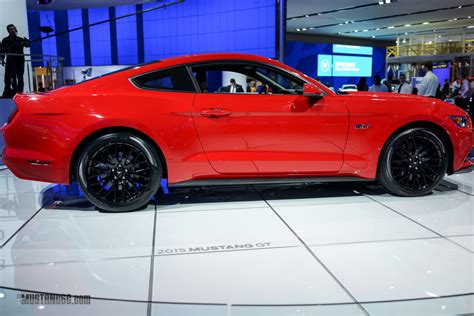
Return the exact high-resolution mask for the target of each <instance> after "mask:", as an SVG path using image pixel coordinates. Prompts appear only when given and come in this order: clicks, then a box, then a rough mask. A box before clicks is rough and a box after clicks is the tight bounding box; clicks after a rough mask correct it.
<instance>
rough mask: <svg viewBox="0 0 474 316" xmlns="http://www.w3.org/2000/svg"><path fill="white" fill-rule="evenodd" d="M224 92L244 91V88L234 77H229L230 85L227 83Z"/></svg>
mask: <svg viewBox="0 0 474 316" xmlns="http://www.w3.org/2000/svg"><path fill="white" fill-rule="evenodd" d="M225 92H229V93H241V92H244V89H243V88H242V86H241V85H240V84H237V82H236V81H235V79H234V78H232V79H230V85H228V86H227V87H226V89H225Z"/></svg>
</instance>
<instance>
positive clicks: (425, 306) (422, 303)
mask: <svg viewBox="0 0 474 316" xmlns="http://www.w3.org/2000/svg"><path fill="white" fill-rule="evenodd" d="M363 306H364V308H365V309H366V310H367V311H368V312H369V313H370V315H371V316H385V315H390V316H400V315H403V316H453V315H459V316H461V315H464V316H471V315H473V312H474V295H466V296H458V297H448V298H436V299H426V300H414V301H404V302H395V303H373V304H363Z"/></svg>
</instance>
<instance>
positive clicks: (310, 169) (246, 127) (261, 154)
mask: <svg viewBox="0 0 474 316" xmlns="http://www.w3.org/2000/svg"><path fill="white" fill-rule="evenodd" d="M192 111H193V117H194V122H195V125H196V129H197V133H198V136H199V138H200V141H201V143H202V146H203V148H204V151H205V153H206V155H207V157H208V159H209V161H210V163H211V165H212V167H213V168H214V169H215V170H216V171H217V172H219V173H222V174H261V175H262V176H263V175H266V174H268V175H271V174H315V175H316V174H325V173H334V172H337V171H338V170H340V168H341V166H342V163H343V153H344V147H345V143H346V139H347V132H348V111H347V109H346V106H345V104H344V102H343V101H342V100H341V98H340V97H338V96H325V97H324V98H322V99H320V100H313V99H310V98H308V97H304V96H302V95H279V94H245V93H240V94H230V93H226V94H224V93H199V94H197V96H196V98H195V100H194V104H193V110H192Z"/></svg>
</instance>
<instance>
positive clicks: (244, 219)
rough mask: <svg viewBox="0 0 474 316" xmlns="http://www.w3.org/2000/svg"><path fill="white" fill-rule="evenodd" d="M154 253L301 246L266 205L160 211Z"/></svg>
mask: <svg viewBox="0 0 474 316" xmlns="http://www.w3.org/2000/svg"><path fill="white" fill-rule="evenodd" d="M155 240H156V244H155V250H156V252H155V253H156V254H164V255H165V254H179V253H189V252H191V253H192V252H205V251H222V250H227V251H230V250H242V249H255V248H268V247H285V246H301V242H300V241H299V240H298V239H297V238H296V237H295V236H294V235H293V234H292V233H291V231H290V230H289V229H288V228H287V227H286V226H285V225H284V224H283V223H282V221H281V220H280V219H279V218H278V217H277V216H276V215H275V213H273V211H272V210H271V209H270V208H269V207H266V208H248V209H228V210H221V211H216V210H213V211H201V212H173V213H159V214H158V216H157V222H156V238H155Z"/></svg>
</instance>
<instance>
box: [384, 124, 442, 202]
mask: <svg viewBox="0 0 474 316" xmlns="http://www.w3.org/2000/svg"><path fill="white" fill-rule="evenodd" d="M447 168H448V155H447V152H446V146H445V144H444V143H443V141H442V140H441V139H440V138H439V137H438V136H437V135H436V134H435V133H433V132H432V131H431V130H429V129H426V128H412V129H408V130H406V131H403V132H401V133H399V134H397V135H395V136H393V137H392V138H391V139H390V140H389V141H388V143H387V145H386V146H385V148H384V149H383V151H382V154H381V157H380V164H379V172H378V178H379V181H380V182H381V183H382V185H383V186H384V187H385V189H386V190H387V191H388V192H390V193H392V194H394V195H399V196H421V195H426V194H428V193H430V192H431V191H432V190H433V189H434V188H435V187H436V186H438V184H439V183H440V181H441V180H442V179H443V177H444V175H445V174H446V170H447Z"/></svg>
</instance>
